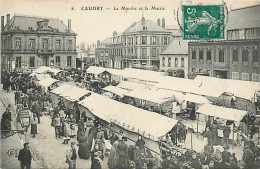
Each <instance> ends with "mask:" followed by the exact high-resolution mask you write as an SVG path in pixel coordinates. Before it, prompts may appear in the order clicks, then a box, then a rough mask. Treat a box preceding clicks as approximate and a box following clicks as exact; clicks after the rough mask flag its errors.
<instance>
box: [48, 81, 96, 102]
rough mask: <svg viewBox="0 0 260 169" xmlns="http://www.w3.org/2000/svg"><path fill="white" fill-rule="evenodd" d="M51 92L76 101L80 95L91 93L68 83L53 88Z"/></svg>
mask: <svg viewBox="0 0 260 169" xmlns="http://www.w3.org/2000/svg"><path fill="white" fill-rule="evenodd" d="M51 93H53V94H56V95H58V96H60V97H63V98H65V99H67V100H69V101H72V102H74V101H78V100H79V99H80V98H81V97H83V96H85V95H87V94H89V93H91V92H90V91H89V90H86V89H83V88H80V87H77V86H74V85H70V84H62V85H61V86H59V87H57V88H55V89H53V90H52V91H51Z"/></svg>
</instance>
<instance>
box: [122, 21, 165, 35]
mask: <svg viewBox="0 0 260 169" xmlns="http://www.w3.org/2000/svg"><path fill="white" fill-rule="evenodd" d="M144 26H145V27H146V28H147V29H146V30H145V31H154V32H170V31H167V30H166V29H164V28H163V27H161V26H159V25H157V23H156V22H153V21H152V20H147V19H145V20H144V24H142V20H140V21H138V22H134V23H133V24H132V25H131V26H129V27H128V28H127V29H126V30H125V31H124V32H123V34H128V33H134V32H139V31H144V30H143V27H144Z"/></svg>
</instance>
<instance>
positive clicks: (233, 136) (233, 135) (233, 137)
mask: <svg viewBox="0 0 260 169" xmlns="http://www.w3.org/2000/svg"><path fill="white" fill-rule="evenodd" d="M234 128H235V123H233V129H232V130H233V134H232V139H233V141H235V133H234Z"/></svg>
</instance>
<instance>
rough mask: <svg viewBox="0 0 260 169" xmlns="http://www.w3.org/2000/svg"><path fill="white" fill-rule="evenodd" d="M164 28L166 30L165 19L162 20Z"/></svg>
mask: <svg viewBox="0 0 260 169" xmlns="http://www.w3.org/2000/svg"><path fill="white" fill-rule="evenodd" d="M162 27H163V28H165V19H164V18H162Z"/></svg>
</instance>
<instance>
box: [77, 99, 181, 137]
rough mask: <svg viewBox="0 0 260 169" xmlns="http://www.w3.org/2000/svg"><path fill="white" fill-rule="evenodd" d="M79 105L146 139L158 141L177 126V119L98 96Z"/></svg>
mask: <svg viewBox="0 0 260 169" xmlns="http://www.w3.org/2000/svg"><path fill="white" fill-rule="evenodd" d="M79 104H81V105H82V106H83V107H85V108H87V109H88V110H90V111H91V112H92V113H93V114H94V115H95V116H97V117H99V118H101V119H103V120H105V121H108V122H113V123H115V124H117V125H119V126H120V127H122V128H124V129H125V130H128V131H132V132H135V133H140V134H143V135H144V136H145V137H147V138H151V139H152V140H156V141H157V140H158V139H159V137H161V136H164V135H165V134H166V133H167V132H169V131H170V130H171V129H172V128H173V127H174V126H175V125H176V124H177V120H175V119H172V118H168V117H166V116H163V115H160V114H158V113H154V112H150V111H146V110H143V109H139V108H137V107H134V106H131V105H129V104H124V103H121V102H118V101H115V100H112V99H110V98H107V97H105V96H101V95H98V94H92V95H91V96H89V97H86V98H85V99H84V100H82V101H80V102H79ZM155 124H156V125H155Z"/></svg>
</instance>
